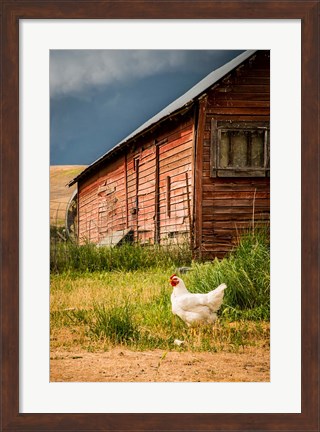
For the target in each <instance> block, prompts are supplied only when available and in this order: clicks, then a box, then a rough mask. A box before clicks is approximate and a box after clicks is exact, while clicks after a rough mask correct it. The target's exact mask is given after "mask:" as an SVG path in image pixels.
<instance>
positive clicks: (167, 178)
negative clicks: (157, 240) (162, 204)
mask: <svg viewBox="0 0 320 432" xmlns="http://www.w3.org/2000/svg"><path fill="white" fill-rule="evenodd" d="M166 189H167V203H166V207H167V216H168V217H170V210H171V202H170V200H171V197H170V189H171V179H170V176H167V177H166Z"/></svg>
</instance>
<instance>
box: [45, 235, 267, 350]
mask: <svg viewBox="0 0 320 432" xmlns="http://www.w3.org/2000/svg"><path fill="white" fill-rule="evenodd" d="M268 238H269V237H268V235H267V233H264V232H259V233H255V234H254V235H253V234H252V233H249V234H248V235H246V236H244V237H243V238H242V239H241V240H240V242H239V245H238V247H237V248H236V250H235V251H234V252H233V253H232V254H230V256H229V257H226V258H225V259H223V260H221V261H218V260H214V261H213V262H206V263H191V261H190V256H189V255H187V257H185V256H183V257H182V256H180V254H182V252H181V250H180V249H178V248H176V249H175V250H174V249H173V250H171V252H168V251H166V250H165V249H163V250H161V249H160V248H151V247H149V248H144V247H141V246H130V245H124V246H122V247H119V248H113V249H102V248H100V249H99V248H95V247H93V246H90V245H85V246H83V247H75V246H74V248H73V247H72V248H70V245H68V246H67V249H66V250H65V253H67V254H68V259H63V260H61V262H60V264H59V266H58V267H57V268H56V269H55V271H52V273H51V341H52V346H54V347H61V346H63V347H65V348H70V349H74V348H75V347H81V348H84V349H87V350H91V351H95V350H100V349H108V348H109V347H111V346H115V345H123V346H127V347H130V348H131V349H137V350H144V349H154V348H161V349H165V350H172V349H176V350H192V351H218V350H228V351H230V350H231V351H234V350H239V349H241V348H243V347H245V346H248V345H255V344H268V343H269V323H268V320H269V315H270V314H269V308H270V253H269V240H268ZM60 252H61V251H60ZM60 252H59V253H60ZM69 254H71V256H72V258H70V255H69ZM72 254H74V255H72ZM69 259H71V261H69ZM70 262H71V265H70ZM61 263H63V265H62V264H61ZM190 263H191V266H192V271H190V272H188V273H187V274H185V275H183V276H182V278H183V280H184V281H185V283H186V286H187V287H188V289H189V290H190V291H191V292H208V291H210V290H212V289H214V288H215V287H216V286H218V285H219V284H220V283H222V282H225V283H226V284H227V286H228V288H227V290H226V291H225V298H224V303H223V305H222V307H221V310H220V312H219V318H218V321H217V322H216V324H215V325H214V326H207V327H202V328H198V329H195V330H193V331H190V329H188V328H187V326H186V325H185V324H184V323H183V322H182V321H181V320H180V319H179V318H178V317H176V316H174V315H173V314H172V312H171V303H170V295H171V292H172V287H171V286H170V284H169V281H168V279H169V276H170V275H171V274H172V273H174V272H175V271H176V267H177V266H182V265H187V264H190ZM67 264H68V265H67ZM58 268H59V269H60V270H61V269H62V270H63V271H61V272H59V271H58ZM175 339H180V340H183V341H184V344H183V345H182V346H181V347H177V346H176V345H174V340H175Z"/></svg>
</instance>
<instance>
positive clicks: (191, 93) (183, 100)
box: [68, 50, 257, 187]
mask: <svg viewBox="0 0 320 432" xmlns="http://www.w3.org/2000/svg"><path fill="white" fill-rule="evenodd" d="M256 52H257V50H247V51H245V52H243V53H241V54H240V55H239V56H237V57H235V58H234V59H232V60H230V61H229V62H228V63H226V64H224V65H223V66H221V67H220V68H218V69H215V70H214V71H212V72H210V74H208V75H207V76H206V77H204V78H203V79H202V80H201V81H199V82H198V83H197V84H196V85H194V86H193V87H192V88H191V89H189V90H188V91H187V92H186V93H184V94H183V95H182V96H180V97H179V98H177V99H176V100H174V101H173V102H171V103H170V104H169V105H167V106H166V107H165V108H164V109H162V110H161V111H159V112H158V113H157V114H156V115H154V116H153V117H151V118H150V119H149V120H147V121H146V122H145V123H143V124H142V125H141V126H139V127H138V128H137V129H135V130H134V131H133V132H132V133H131V134H129V135H128V136H127V137H126V138H124V139H123V140H121V141H120V142H119V143H118V144H116V145H115V146H114V147H112V148H111V149H110V150H108V151H107V152H106V153H104V154H103V155H102V156H100V157H99V158H98V159H96V160H95V161H94V162H92V163H91V164H90V165H89V166H88V167H87V168H85V169H84V170H83V171H82V172H81V173H80V174H78V175H77V176H76V177H75V178H74V179H73V180H71V181H70V182H69V183H68V186H69V187H70V186H72V185H74V184H75V183H77V182H78V181H79V180H80V178H82V177H83V176H84V175H85V174H87V173H88V172H90V171H91V170H92V169H93V168H95V167H96V166H97V165H98V164H99V163H101V162H103V161H104V160H106V159H107V158H108V157H111V156H112V154H113V153H114V152H116V151H117V150H119V149H120V148H122V147H123V146H124V145H125V144H128V143H129V142H130V141H131V140H132V139H133V138H135V137H137V136H139V135H140V134H141V132H147V131H148V130H149V129H151V128H152V126H154V125H155V124H156V123H158V122H163V121H165V120H166V119H167V118H169V117H172V116H174V115H177V114H178V113H179V112H180V111H181V108H182V109H184V108H185V107H187V106H188V105H190V106H191V105H192V104H193V103H194V100H195V99H196V98H199V97H200V96H201V95H202V94H203V93H204V92H205V91H206V90H207V89H208V88H210V87H212V86H213V85H214V84H216V83H217V82H218V81H220V80H221V78H223V77H224V76H225V75H227V74H228V73H229V72H231V71H232V70H234V69H235V68H236V67H238V66H240V65H241V64H242V63H243V62H244V61H245V60H247V59H248V58H250V57H251V56H253V55H254V54H255V53H256Z"/></svg>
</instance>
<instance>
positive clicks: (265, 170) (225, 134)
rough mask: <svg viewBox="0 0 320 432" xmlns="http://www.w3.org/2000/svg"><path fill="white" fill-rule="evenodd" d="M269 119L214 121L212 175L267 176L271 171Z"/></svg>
mask: <svg viewBox="0 0 320 432" xmlns="http://www.w3.org/2000/svg"><path fill="white" fill-rule="evenodd" d="M269 135H270V133H269V123H267V122H250V123H249V122H217V121H215V120H213V121H212V140H211V141H212V143H211V175H212V176H213V177H265V176H269V173H270V138H269Z"/></svg>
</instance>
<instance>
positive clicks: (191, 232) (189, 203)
mask: <svg viewBox="0 0 320 432" xmlns="http://www.w3.org/2000/svg"><path fill="white" fill-rule="evenodd" d="M186 187H187V206H188V220H189V230H190V246H191V249H192V246H193V230H192V218H191V202H190V189H189V176H188V173H187V172H186Z"/></svg>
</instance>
